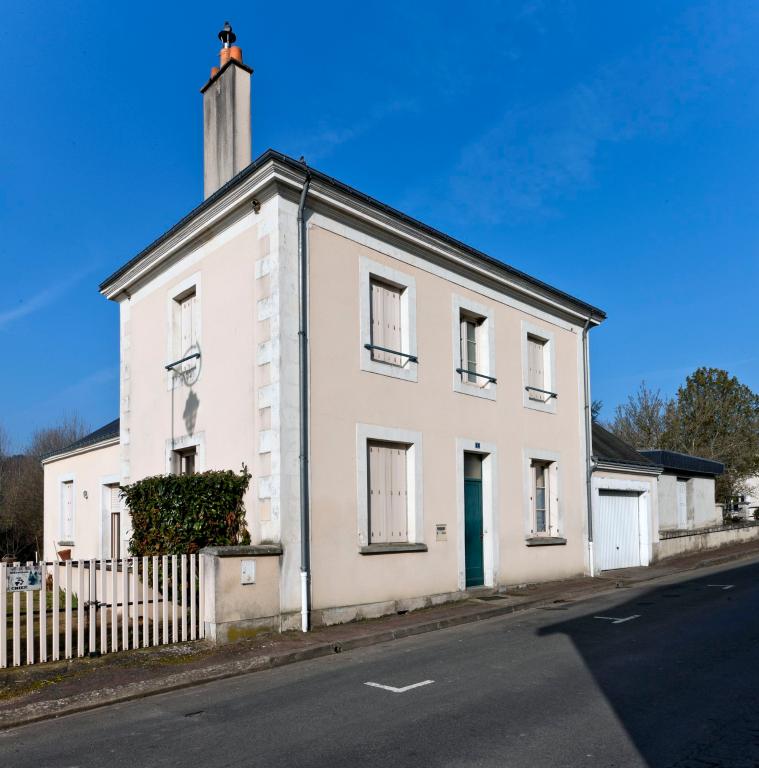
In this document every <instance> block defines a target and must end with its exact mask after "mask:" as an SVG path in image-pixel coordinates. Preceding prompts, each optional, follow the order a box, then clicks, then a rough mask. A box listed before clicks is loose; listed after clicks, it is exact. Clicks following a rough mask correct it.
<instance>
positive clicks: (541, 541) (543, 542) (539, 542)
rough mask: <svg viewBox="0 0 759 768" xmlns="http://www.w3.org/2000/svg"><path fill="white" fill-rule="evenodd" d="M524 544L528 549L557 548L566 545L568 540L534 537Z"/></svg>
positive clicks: (557, 537)
mask: <svg viewBox="0 0 759 768" xmlns="http://www.w3.org/2000/svg"><path fill="white" fill-rule="evenodd" d="M524 543H525V544H526V545H527V546H528V547H555V546H557V545H561V544H566V543H567V540H566V539H565V538H563V537H561V536H532V537H530V538H529V539H525V542H524Z"/></svg>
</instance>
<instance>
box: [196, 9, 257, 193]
mask: <svg viewBox="0 0 759 768" xmlns="http://www.w3.org/2000/svg"><path fill="white" fill-rule="evenodd" d="M236 39H237V35H235V33H234V32H233V31H232V27H231V26H230V24H229V22H228V21H227V22H225V23H224V29H222V30H221V32H219V40H221V44H222V48H221V51H220V52H219V66H218V67H213V68H212V69H211V79H210V80H209V81H208V82H207V83H206V84H205V85H204V86H203V87H202V88H201V89H200V92H201V93H202V94H203V192H204V197H209V196H210V195H212V194H213V193H214V192H215V191H216V190H217V189H219V187H222V186H223V185H224V184H226V183H227V182H228V181H229V180H230V179H231V178H232V177H233V176H234V175H235V174H237V173H239V172H240V171H241V170H242V169H243V168H245V167H246V166H247V165H249V164H250V160H251V132H250V78H251V75H252V74H253V70H252V69H251V68H250V67H248V66H246V65H245V64H243V63H242V49H240V48H239V47H238V46H236V45H234V42H235V40H236Z"/></svg>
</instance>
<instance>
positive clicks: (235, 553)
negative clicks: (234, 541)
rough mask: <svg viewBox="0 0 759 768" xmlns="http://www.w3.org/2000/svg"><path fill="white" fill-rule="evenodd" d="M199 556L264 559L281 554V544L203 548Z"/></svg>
mask: <svg viewBox="0 0 759 768" xmlns="http://www.w3.org/2000/svg"><path fill="white" fill-rule="evenodd" d="M200 554H201V555H213V556H214V557H266V556H272V555H281V554H282V545H281V544H250V545H244V544H238V545H233V546H229V547H203V549H201V550H200Z"/></svg>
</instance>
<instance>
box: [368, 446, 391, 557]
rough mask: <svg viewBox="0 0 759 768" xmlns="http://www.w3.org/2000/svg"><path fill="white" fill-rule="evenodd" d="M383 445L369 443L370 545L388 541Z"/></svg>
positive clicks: (385, 466)
mask: <svg viewBox="0 0 759 768" xmlns="http://www.w3.org/2000/svg"><path fill="white" fill-rule="evenodd" d="M386 458H387V457H386V452H385V450H384V449H383V447H382V446H381V445H377V444H376V443H369V543H370V544H373V543H375V542H383V541H386V530H387V498H388V493H387V461H386Z"/></svg>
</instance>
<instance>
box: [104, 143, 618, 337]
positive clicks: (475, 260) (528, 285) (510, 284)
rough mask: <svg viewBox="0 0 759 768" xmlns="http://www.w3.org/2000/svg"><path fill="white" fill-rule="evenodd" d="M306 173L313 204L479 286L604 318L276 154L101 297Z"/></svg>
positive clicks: (208, 203) (125, 271) (578, 315)
mask: <svg viewBox="0 0 759 768" xmlns="http://www.w3.org/2000/svg"><path fill="white" fill-rule="evenodd" d="M306 173H309V174H310V175H311V184H310V188H309V196H310V197H311V198H313V199H315V200H319V201H320V202H322V203H323V204H325V205H327V206H329V207H331V208H333V209H336V210H338V211H340V212H342V213H343V214H344V215H348V216H350V217H352V218H356V219H359V220H361V221H362V222H364V223H365V224H367V225H369V226H371V227H373V228H375V229H379V230H381V231H384V232H386V233H388V234H391V235H393V236H395V237H396V238H399V239H400V240H402V241H404V242H406V243H408V244H410V245H413V246H415V247H416V248H417V249H420V250H422V251H426V252H434V253H435V254H436V255H437V256H438V257H442V258H443V259H444V260H446V261H448V262H454V263H455V264H456V265H457V266H458V267H459V268H460V269H461V268H463V269H465V270H466V271H467V272H469V273H470V274H472V276H473V277H474V278H475V279H476V280H479V281H482V280H483V279H487V280H489V281H492V282H495V283H496V284H498V285H499V286H500V287H501V288H502V289H506V290H508V291H510V292H513V293H516V294H519V295H521V296H524V297H527V298H528V299H530V300H532V301H533V302H536V301H537V302H539V303H540V304H542V305H547V306H548V307H550V308H551V309H553V310H554V311H556V310H558V311H561V312H563V313H565V314H568V315H570V316H572V317H573V318H575V319H576V320H580V321H582V322H585V321H586V320H588V319H590V322H591V324H592V325H598V324H600V323H601V322H602V321H603V320H604V319H605V317H606V314H605V313H604V312H603V311H602V310H600V309H598V308H596V307H593V306H591V305H589V304H586V303H585V302H583V301H581V300H579V299H576V298H575V297H573V296H570V295H569V294H567V293H564V292H563V291H560V290H559V289H557V288H554V287H553V286H550V285H548V284H547V283H543V282H542V281H540V280H537V279H536V278H533V277H531V276H530V275H527V274H525V273H523V272H520V271H519V270H516V269H514V268H513V267H509V266H508V265H507V264H505V263H503V262H500V261H498V260H497V259H494V258H493V257H491V256H488V255H487V254H484V253H482V252H481V251H477V250H476V249H474V248H471V247H469V246H467V245H465V244H464V243H461V242H460V241H457V240H455V239H454V238H451V237H449V236H448V235H445V234H444V233H442V232H439V231H438V230H435V229H433V228H432V227H429V226H427V225H426V224H423V223H422V222H419V221H416V220H415V219H412V218H411V217H409V216H407V215H406V214H403V213H401V212H400V211H396V210H394V209H392V208H390V207H389V206H386V205H384V204H383V203H380V202H379V201H377V200H374V199H373V198H371V197H369V196H367V195H364V194H363V193H361V192H358V191H357V190H354V189H352V188H351V187H348V186H347V185H345V184H343V183H342V182H339V181H337V180H336V179H333V178H331V177H329V176H326V175H325V174H322V173H320V172H318V171H315V170H314V169H311V168H308V167H307V166H305V165H304V164H303V163H299V162H297V161H295V160H293V159H292V158H289V157H287V156H286V155H282V154H280V153H278V152H275V151H273V150H268V151H267V152H265V153H264V154H263V155H261V156H260V157H259V158H258V159H257V160H255V161H254V162H253V163H251V165H249V166H248V167H247V168H246V169H245V170H243V171H241V172H240V173H239V174H238V175H237V176H236V177H235V178H233V179H231V180H230V181H229V182H227V184H225V185H224V186H223V187H221V188H220V189H219V190H217V191H216V192H215V193H214V194H213V195H211V196H210V197H209V198H208V199H207V200H205V201H204V202H203V203H201V204H200V205H199V206H198V207H197V208H195V209H194V210H193V211H191V212H190V213H189V214H188V215H187V216H185V217H184V218H183V219H182V220H181V221H179V222H178V223H177V224H176V225H175V226H174V227H172V228H171V229H170V230H168V231H167V232H166V233H165V234H164V235H162V236H161V237H160V238H158V239H157V240H156V241H155V242H154V243H152V244H151V245H149V246H148V247H147V248H146V249H144V250H143V251H142V252H141V253H139V254H138V255H137V256H136V257H135V258H134V259H132V260H131V261H129V262H128V263H127V264H125V265H124V267H122V268H121V269H119V270H117V271H116V272H115V273H114V274H113V275H111V277H109V278H107V279H106V280H104V281H103V283H101V285H100V292H101V293H102V294H103V295H104V296H106V297H107V298H109V299H117V298H118V297H119V296H120V295H121V294H124V293H128V291H129V289H130V288H131V286H133V285H134V284H135V283H136V282H137V281H138V280H140V279H142V278H143V277H144V276H146V275H147V274H148V273H149V272H151V271H152V270H154V269H157V268H159V267H160V265H161V264H163V263H164V262H166V261H167V260H168V259H170V258H171V257H172V256H173V255H175V254H176V253H177V251H179V250H180V249H182V248H184V247H186V246H188V245H190V244H191V243H192V241H193V240H194V239H196V238H198V237H200V236H201V235H202V234H203V233H204V232H206V231H207V230H208V229H209V228H210V227H212V226H214V225H216V224H217V223H219V222H220V221H221V220H222V219H224V217H225V216H227V215H229V214H230V213H231V212H232V211H233V210H235V209H237V208H239V206H241V205H243V204H244V203H246V202H247V201H249V200H252V199H253V198H255V197H257V196H261V195H262V192H263V190H264V189H265V188H266V187H267V186H268V185H270V184H273V183H281V184H283V185H285V186H287V187H290V188H292V189H293V190H294V191H296V192H299V191H300V189H301V188H302V186H303V183H304V181H305V178H306Z"/></svg>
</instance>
